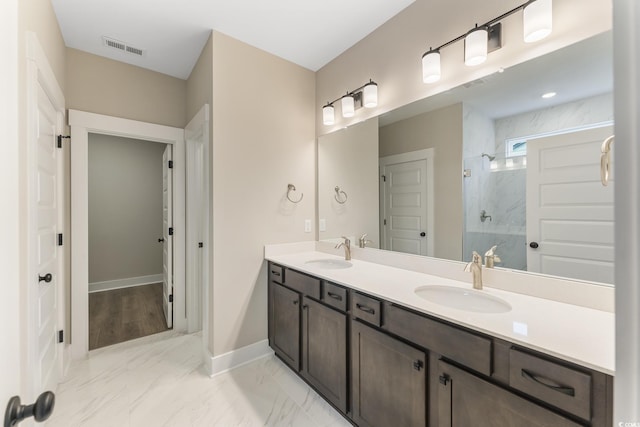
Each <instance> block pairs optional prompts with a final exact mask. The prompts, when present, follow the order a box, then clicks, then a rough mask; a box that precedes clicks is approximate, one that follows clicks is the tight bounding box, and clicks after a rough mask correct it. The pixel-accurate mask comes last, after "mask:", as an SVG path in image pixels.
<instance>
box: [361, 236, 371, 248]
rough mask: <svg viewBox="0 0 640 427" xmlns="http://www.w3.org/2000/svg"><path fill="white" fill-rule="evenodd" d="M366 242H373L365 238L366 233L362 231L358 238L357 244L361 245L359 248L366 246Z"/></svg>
mask: <svg viewBox="0 0 640 427" xmlns="http://www.w3.org/2000/svg"><path fill="white" fill-rule="evenodd" d="M367 243H373V242H372V241H371V240H367V233H364V234H363V235H362V236H360V238H359V239H358V246H359V247H361V248H366V247H367Z"/></svg>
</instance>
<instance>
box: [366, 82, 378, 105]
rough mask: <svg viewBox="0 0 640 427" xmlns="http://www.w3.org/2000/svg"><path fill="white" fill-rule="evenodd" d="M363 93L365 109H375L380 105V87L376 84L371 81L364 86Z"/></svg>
mask: <svg viewBox="0 0 640 427" xmlns="http://www.w3.org/2000/svg"><path fill="white" fill-rule="evenodd" d="M362 92H363V94H362V98H363V104H364V106H365V108H373V107H376V106H377V105H378V85H377V84H376V83H375V82H373V81H371V80H369V83H367V84H366V85H364V90H363V91H362Z"/></svg>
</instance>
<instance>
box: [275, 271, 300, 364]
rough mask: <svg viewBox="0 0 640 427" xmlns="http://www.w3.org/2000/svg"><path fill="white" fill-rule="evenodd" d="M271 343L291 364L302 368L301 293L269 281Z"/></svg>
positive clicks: (283, 358) (276, 351)
mask: <svg viewBox="0 0 640 427" xmlns="http://www.w3.org/2000/svg"><path fill="white" fill-rule="evenodd" d="M269 334H270V336H269V344H270V345H271V347H272V348H273V350H274V351H275V353H276V354H277V355H278V356H280V358H281V359H282V360H284V361H285V362H286V363H287V364H288V365H289V366H291V367H292V368H293V369H295V370H296V371H298V370H299V369H300V294H299V293H297V292H295V291H292V290H291V289H288V288H285V287H284V286H282V285H279V284H277V283H275V282H270V283H269Z"/></svg>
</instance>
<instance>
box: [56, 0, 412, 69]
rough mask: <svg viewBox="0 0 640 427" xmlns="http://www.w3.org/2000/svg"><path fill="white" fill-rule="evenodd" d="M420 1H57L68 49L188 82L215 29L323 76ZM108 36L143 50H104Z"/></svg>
mask: <svg viewBox="0 0 640 427" xmlns="http://www.w3.org/2000/svg"><path fill="white" fill-rule="evenodd" d="M414 1H415V0H393V1H389V0H348V1H345V0H322V1H309V0H306V1H303V0H272V1H265V0H187V1H184V0H52V4H53V7H54V10H55V13H56V15H57V17H58V22H59V24H60V28H61V30H62V36H63V37H64V41H65V44H66V45H67V46H68V47H71V48H75V49H79V50H82V51H85V52H90V53H93V54H96V55H100V56H104V57H107V58H111V59H114V60H117V61H121V62H126V63H129V64H132V65H137V66H140V67H143V68H147V69H150V70H154V71H158V72H160V73H164V74H168V75H171V76H174V77H178V78H181V79H186V78H188V77H189V75H190V74H191V70H192V69H193V66H194V65H195V63H196V60H197V59H198V57H199V56H200V52H201V51H202V48H203V46H204V44H205V43H206V41H207V39H208V37H209V33H210V31H211V30H212V29H214V30H216V31H219V32H221V33H224V34H227V35H229V36H231V37H233V38H236V39H238V40H241V41H243V42H245V43H247V44H250V45H252V46H255V47H257V48H259V49H262V50H265V51H267V52H270V53H272V54H274V55H276V56H279V57H281V58H284V59H287V60H289V61H291V62H294V63H296V64H299V65H301V66H303V67H305V68H308V69H310V70H313V71H317V70H318V69H320V68H321V67H322V66H324V65H325V64H327V63H328V62H330V61H331V60H332V59H334V58H335V57H336V56H338V55H340V54H341V53H342V52H344V51H345V50H347V49H348V48H349V47H351V46H353V45H354V44H355V43H357V42H358V41H359V40H361V39H362V38H364V37H365V36H367V35H368V34H369V33H371V32H372V31H373V30H375V29H376V28H378V27H379V26H380V25H382V24H383V23H384V22H386V21H387V20H389V19H390V18H391V17H393V16H394V15H396V14H397V13H398V12H400V11H401V10H403V9H404V8H406V7H407V6H408V5H410V4H411V3H413V2H414ZM103 36H107V37H110V38H112V39H116V40H119V41H121V42H124V43H126V44H128V45H131V46H134V47H137V48H140V49H143V50H144V51H145V55H144V56H143V57H138V56H135V55H132V54H129V53H125V52H121V51H118V50H115V49H112V48H107V47H105V46H104V44H103V41H102V37H103Z"/></svg>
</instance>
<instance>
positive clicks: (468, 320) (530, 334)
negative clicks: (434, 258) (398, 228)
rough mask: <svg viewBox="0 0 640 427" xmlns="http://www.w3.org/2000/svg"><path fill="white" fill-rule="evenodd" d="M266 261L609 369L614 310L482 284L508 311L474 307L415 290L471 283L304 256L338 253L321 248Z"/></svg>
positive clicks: (612, 360)
mask: <svg viewBox="0 0 640 427" xmlns="http://www.w3.org/2000/svg"><path fill="white" fill-rule="evenodd" d="M266 258H267V259H268V260H269V261H273V262H275V263H277V264H281V265H284V266H286V267H290V268H293V269H295V270H298V271H302V272H305V273H308V274H310V275H313V276H316V277H320V278H322V279H326V280H329V281H331V282H334V283H338V284H342V285H344V286H347V287H350V288H353V289H356V290H359V291H362V292H365V293H367V294H369V295H373V296H377V297H379V298H382V299H385V300H387V301H391V302H394V303H397V304H400V305H403V306H405V307H408V308H411V309H413V310H416V311H420V312H422V313H425V314H429V315H431V316H434V317H438V318H441V319H444V320H447V321H450V322H453V323H456V324H459V325H461V326H465V327H467V328H470V329H473V330H476V331H478V332H482V333H485V334H488V335H492V336H494V337H497V338H501V339H504V340H507V341H510V342H513V343H515V344H519V345H521V346H523V347H528V348H530V349H533V350H537V351H540V352H542V353H545V354H548V355H551V356H555V357H558V358H560V359H563V360H567V361H569V362H573V363H576V364H579V365H582V366H585V367H587V368H591V369H594V370H596V371H600V372H603V373H605V374H609V375H613V374H614V363H615V341H614V337H615V315H614V314H613V313H609V312H606V311H600V310H594V309H591V308H585V307H580V306H576V305H571V304H566V303H561V302H556V301H552V300H548V299H543V298H536V297H532V296H528V295H522V294H518V293H514V292H507V291H502V290H499V289H493V288H489V287H485V288H484V290H483V291H482V292H486V293H487V294H489V295H494V296H496V297H499V298H502V299H503V300H505V301H507V302H508V303H509V304H510V305H511V307H512V310H511V311H510V312H507V313H497V314H493V313H473V312H469V311H463V310H458V309H454V308H449V307H446V306H443V305H439V304H436V303H432V302H429V301H427V300H425V299H423V298H420V297H419V296H417V295H416V294H415V292H414V291H415V289H416V288H417V287H420V286H425V285H446V286H457V287H463V288H467V289H469V288H471V275H469V282H468V283H465V282H460V281H457V280H452V279H447V278H443V277H439V276H433V275H430V274H424V273H418V272H414V271H409V270H403V269H400V268H395V267H389V266H385V265H381V264H375V263H371V262H366V261H361V260H355V259H354V260H351V261H350V262H351V263H352V264H353V266H352V267H350V268H345V269H335V270H331V269H326V268H323V267H322V266H318V265H314V264H306V262H307V261H311V260H317V259H343V258H341V257H337V256H334V255H330V254H327V253H324V252H316V251H309V252H300V253H294V254H286V255H269V256H267V257H266Z"/></svg>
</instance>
